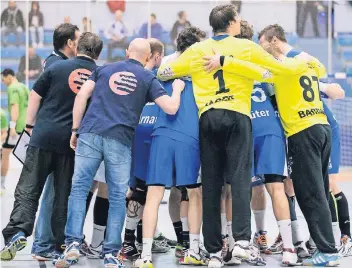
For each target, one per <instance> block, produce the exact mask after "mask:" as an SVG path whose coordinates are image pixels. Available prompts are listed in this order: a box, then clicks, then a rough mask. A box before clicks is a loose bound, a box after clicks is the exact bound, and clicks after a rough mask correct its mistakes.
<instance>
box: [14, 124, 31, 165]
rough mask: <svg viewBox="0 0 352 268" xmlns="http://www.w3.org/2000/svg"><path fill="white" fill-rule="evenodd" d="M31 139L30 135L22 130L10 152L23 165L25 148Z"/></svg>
mask: <svg viewBox="0 0 352 268" xmlns="http://www.w3.org/2000/svg"><path fill="white" fill-rule="evenodd" d="M30 139H31V135H30V134H29V133H28V132H27V131H26V130H23V131H22V133H21V136H20V138H19V139H18V141H17V143H16V146H15V148H14V149H13V151H12V154H13V155H14V156H15V157H16V158H17V159H18V161H20V162H21V163H22V164H24V161H25V160H26V154H27V148H28V144H29V140H30Z"/></svg>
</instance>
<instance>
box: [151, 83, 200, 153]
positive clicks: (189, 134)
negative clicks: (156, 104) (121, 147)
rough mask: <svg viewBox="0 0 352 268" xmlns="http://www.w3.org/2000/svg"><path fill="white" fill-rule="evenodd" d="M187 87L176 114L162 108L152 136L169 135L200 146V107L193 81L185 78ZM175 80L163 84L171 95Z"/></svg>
mask: <svg viewBox="0 0 352 268" xmlns="http://www.w3.org/2000/svg"><path fill="white" fill-rule="evenodd" d="M183 80H184V82H185V88H184V90H183V92H182V94H181V103H180V108H179V109H178V112H177V113H176V114H175V115H168V114H166V113H165V112H164V111H162V110H160V111H159V115H158V121H157V122H156V124H155V126H154V130H153V134H152V136H167V137H169V138H171V139H174V140H177V141H180V142H183V143H185V144H188V145H190V146H193V147H195V148H196V149H198V148H199V127H198V108H197V105H196V102H195V99H194V94H193V86H192V81H191V80H190V79H183ZM173 81H174V80H170V81H167V82H164V83H163V85H164V87H165V90H166V91H167V93H168V94H169V95H171V94H172V83H173Z"/></svg>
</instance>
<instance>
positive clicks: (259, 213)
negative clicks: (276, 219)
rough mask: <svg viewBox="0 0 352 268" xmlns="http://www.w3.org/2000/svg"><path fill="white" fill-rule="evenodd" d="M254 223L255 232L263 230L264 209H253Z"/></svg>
mask: <svg viewBox="0 0 352 268" xmlns="http://www.w3.org/2000/svg"><path fill="white" fill-rule="evenodd" d="M253 214H254V219H255V225H256V226H257V233H259V232H260V231H265V209H264V210H253Z"/></svg>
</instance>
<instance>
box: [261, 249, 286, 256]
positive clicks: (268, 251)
mask: <svg viewBox="0 0 352 268" xmlns="http://www.w3.org/2000/svg"><path fill="white" fill-rule="evenodd" d="M264 253H265V254H266V255H279V254H282V251H271V250H269V249H268V250H266V251H264Z"/></svg>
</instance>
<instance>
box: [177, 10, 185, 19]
mask: <svg viewBox="0 0 352 268" xmlns="http://www.w3.org/2000/svg"><path fill="white" fill-rule="evenodd" d="M185 12H186V11H183V10H182V11H180V12H178V14H177V15H178V17H179V18H180V19H181V18H182V16H183V15H184V14H185Z"/></svg>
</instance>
